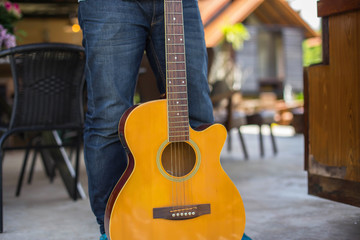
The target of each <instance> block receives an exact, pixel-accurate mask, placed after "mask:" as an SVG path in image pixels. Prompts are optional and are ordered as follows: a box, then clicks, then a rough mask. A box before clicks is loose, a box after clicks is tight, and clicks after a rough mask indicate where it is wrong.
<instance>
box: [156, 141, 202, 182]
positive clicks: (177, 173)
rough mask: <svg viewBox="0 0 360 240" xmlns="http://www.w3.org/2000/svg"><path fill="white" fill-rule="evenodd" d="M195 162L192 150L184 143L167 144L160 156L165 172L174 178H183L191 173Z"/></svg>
mask: <svg viewBox="0 0 360 240" xmlns="http://www.w3.org/2000/svg"><path fill="white" fill-rule="evenodd" d="M195 162H196V155H195V151H194V149H193V148H192V147H191V145H190V144H188V143H186V142H173V143H170V144H168V145H167V146H166V147H165V149H164V151H163V153H162V155H161V163H162V166H163V168H164V169H165V171H166V172H167V173H168V174H169V175H171V176H174V177H183V176H185V175H187V174H189V173H190V172H191V170H192V169H193V168H194V166H195Z"/></svg>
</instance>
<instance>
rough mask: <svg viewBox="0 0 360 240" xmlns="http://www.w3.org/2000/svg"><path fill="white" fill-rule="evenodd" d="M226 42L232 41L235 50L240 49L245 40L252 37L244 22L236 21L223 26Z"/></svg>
mask: <svg viewBox="0 0 360 240" xmlns="http://www.w3.org/2000/svg"><path fill="white" fill-rule="evenodd" d="M222 31H223V33H224V42H227V43H230V44H231V45H232V48H233V49H234V50H240V49H241V48H242V47H243V46H244V41H245V40H249V39H250V34H249V32H248V30H247V29H246V27H245V26H244V24H242V23H236V24H234V25H226V26H224V27H223V28H222Z"/></svg>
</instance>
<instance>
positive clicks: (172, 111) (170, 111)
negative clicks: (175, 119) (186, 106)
mask: <svg viewBox="0 0 360 240" xmlns="http://www.w3.org/2000/svg"><path fill="white" fill-rule="evenodd" d="M187 111H188V110H169V112H173V113H174V112H175V113H177V112H179V113H180V112H187Z"/></svg>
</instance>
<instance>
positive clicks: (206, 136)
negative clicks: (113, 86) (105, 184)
mask: <svg viewBox="0 0 360 240" xmlns="http://www.w3.org/2000/svg"><path fill="white" fill-rule="evenodd" d="M124 135H125V140H126V144H127V146H128V148H129V150H130V151H131V154H132V156H133V158H134V162H135V166H134V170H133V171H132V173H131V176H130V177H129V178H128V179H127V181H126V183H125V185H124V186H123V188H122V189H121V191H120V193H119V194H118V195H117V196H116V200H115V202H114V204H113V206H112V210H111V214H110V218H109V229H107V230H108V231H107V233H108V235H110V236H108V237H110V239H111V240H134V239H138V240H148V239H151V240H172V239H176V240H196V239H203V240H212V239H213V240H223V239H241V238H242V235H243V232H244V228H245V210H244V206H243V203H242V200H241V197H240V194H239V193H238V191H237V189H236V187H235V185H234V184H233V183H232V182H231V180H230V179H229V177H228V176H227V175H226V173H225V172H224V170H223V169H222V167H221V165H220V152H221V149H222V146H223V144H224V142H225V139H226V130H225V128H224V127H223V126H222V125H220V124H214V125H212V126H210V127H208V128H207V129H205V130H203V131H195V130H193V129H191V128H190V139H191V141H189V144H190V145H191V146H192V147H193V148H194V151H195V153H196V162H197V163H199V168H198V169H197V172H196V173H195V174H194V175H193V176H192V177H190V178H189V179H187V180H185V181H180V182H175V181H171V180H169V179H168V178H167V177H165V175H164V172H161V170H160V169H159V167H158V164H157V156H159V151H160V153H161V152H162V150H163V148H164V147H161V146H164V144H165V146H166V142H167V139H168V130H167V102H166V100H157V101H152V102H148V103H145V104H142V105H140V106H139V107H137V108H135V109H134V110H132V111H131V113H130V114H129V115H128V117H127V120H126V123H125V129H124ZM160 156H161V154H160ZM195 165H196V164H195ZM193 171H195V170H193ZM191 173H192V172H190V173H189V174H188V175H191ZM185 177H186V176H185ZM185 177H184V178H185ZM113 194H114V193H113ZM112 197H114V196H112ZM174 204H175V205H192V204H210V208H211V213H210V214H205V215H202V216H199V217H197V218H193V219H187V220H167V219H154V218H153V209H154V208H161V207H170V206H173V205H174Z"/></svg>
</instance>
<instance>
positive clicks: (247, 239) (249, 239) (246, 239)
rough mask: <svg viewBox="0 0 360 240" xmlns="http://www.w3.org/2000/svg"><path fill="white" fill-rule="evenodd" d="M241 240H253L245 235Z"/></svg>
mask: <svg viewBox="0 0 360 240" xmlns="http://www.w3.org/2000/svg"><path fill="white" fill-rule="evenodd" d="M241 240H251V238H249V237H248V236H247V235H246V234H245V233H244V235H243V237H242V238H241Z"/></svg>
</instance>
